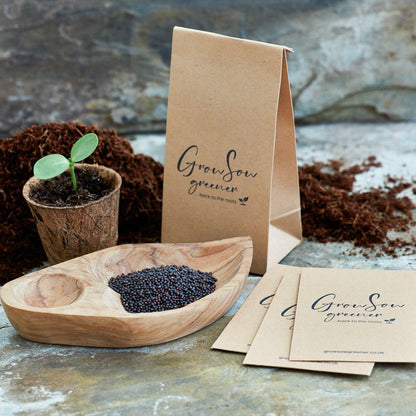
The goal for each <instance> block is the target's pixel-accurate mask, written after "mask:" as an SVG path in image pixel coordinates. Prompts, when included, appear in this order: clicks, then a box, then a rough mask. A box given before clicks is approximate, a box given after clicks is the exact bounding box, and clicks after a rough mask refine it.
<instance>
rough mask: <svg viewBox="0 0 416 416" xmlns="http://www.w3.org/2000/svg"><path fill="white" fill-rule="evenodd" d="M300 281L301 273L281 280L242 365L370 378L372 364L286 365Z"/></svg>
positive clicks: (311, 363) (293, 272)
mask: <svg viewBox="0 0 416 416" xmlns="http://www.w3.org/2000/svg"><path fill="white" fill-rule="evenodd" d="M299 278H300V269H299V271H290V272H287V273H285V275H284V276H283V278H282V280H281V282H280V284H279V287H278V289H277V291H276V294H275V296H274V297H273V300H272V303H271V305H270V307H269V309H268V311H267V313H266V315H265V316H264V318H263V321H262V323H261V325H260V328H259V330H258V331H257V334H256V336H255V337H254V340H253V342H252V343H251V346H250V349H249V351H248V353H247V355H246V357H245V359H244V362H243V363H244V364H249V365H259V366H267V367H282V368H294V369H301V370H311V371H325V372H330V373H345V374H357V375H366V376H369V375H370V374H371V371H372V369H373V367H374V364H373V363H347V362H335V361H332V362H318V361H312V362H310V361H289V351H290V342H291V339H292V332H293V324H294V321H295V314H296V299H297V294H298V286H299Z"/></svg>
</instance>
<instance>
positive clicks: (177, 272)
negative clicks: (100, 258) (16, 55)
mask: <svg viewBox="0 0 416 416" xmlns="http://www.w3.org/2000/svg"><path fill="white" fill-rule="evenodd" d="M216 281H217V279H216V278H215V277H214V276H213V275H212V273H207V272H202V271H200V270H194V269H191V268H190V267H188V266H175V265H169V266H161V267H152V268H148V269H143V270H139V271H136V272H131V273H128V274H121V275H119V276H116V277H112V278H111V279H110V280H109V282H108V286H109V287H110V288H111V289H113V290H114V291H116V292H117V293H119V294H120V296H121V303H122V304H123V306H124V309H125V310H126V311H127V312H131V313H138V312H160V311H167V310H170V309H177V308H181V307H183V306H185V305H188V304H189V303H192V302H195V301H196V300H198V299H201V298H203V297H204V296H207V295H209V294H210V293H212V292H213V291H214V290H215V282H216Z"/></svg>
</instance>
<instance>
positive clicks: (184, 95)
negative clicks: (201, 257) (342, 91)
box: [162, 27, 302, 274]
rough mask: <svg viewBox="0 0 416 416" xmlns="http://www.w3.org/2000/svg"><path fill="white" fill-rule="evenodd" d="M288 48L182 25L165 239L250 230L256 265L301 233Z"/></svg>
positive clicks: (282, 251)
mask: <svg viewBox="0 0 416 416" xmlns="http://www.w3.org/2000/svg"><path fill="white" fill-rule="evenodd" d="M288 51H289V49H288V48H286V47H284V46H278V45H272V44H267V43H261V42H255V41H249V40H242V39H236V38H231V37H227V36H221V35H217V34H213V33H207V32H202V31H196V30H191V29H184V28H180V27H175V29H174V31H173V40H172V59H171V71H170V85H169V101H168V114H167V126H166V152H165V173H164V189H163V210H162V242H176V243H182V242H197V241H210V240H217V239H223V238H229V237H235V236H241V235H250V236H251V237H252V239H253V244H254V257H253V263H252V269H251V272H252V273H257V274H264V273H265V271H266V269H267V264H268V263H271V262H277V261H280V260H281V259H282V258H283V257H284V256H286V255H287V254H288V253H289V252H290V251H291V250H292V249H293V248H294V247H295V246H297V245H298V244H299V243H300V242H301V238H302V232H301V220H300V197H299V181H298V171H297V161H296V146H295V133H294V121H293V109H292V101H291V94H290V87H289V79H288V73H287V65H286V52H288Z"/></svg>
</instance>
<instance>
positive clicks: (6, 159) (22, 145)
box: [0, 122, 163, 285]
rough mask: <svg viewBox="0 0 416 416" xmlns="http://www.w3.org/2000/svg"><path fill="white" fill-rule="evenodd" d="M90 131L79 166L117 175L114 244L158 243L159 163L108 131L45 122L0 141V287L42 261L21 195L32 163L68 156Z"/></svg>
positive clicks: (159, 205)
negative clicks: (92, 140)
mask: <svg viewBox="0 0 416 416" xmlns="http://www.w3.org/2000/svg"><path fill="white" fill-rule="evenodd" d="M87 133H95V134H97V135H98V137H99V143H98V147H97V149H96V150H95V151H94V153H93V154H92V155H91V156H90V157H89V158H87V159H86V160H85V163H97V164H99V165H103V166H107V167H109V168H112V169H114V170H115V171H117V172H118V173H119V174H120V175H121V177H122V180H123V184H122V186H121V191H120V223H119V243H128V242H130V243H147V242H155V241H159V240H160V229H161V216H162V186H163V165H162V164H160V163H159V162H156V161H155V160H153V159H152V158H151V157H149V156H146V155H143V154H138V155H134V153H133V149H132V147H131V145H130V143H129V142H128V140H126V139H122V138H120V137H118V136H117V134H116V132H115V131H112V130H99V129H98V128H97V127H96V126H87V125H84V124H81V123H77V122H71V123H63V124H57V123H47V124H44V125H42V126H33V127H30V128H28V129H26V130H24V131H22V132H19V133H16V134H15V135H14V136H13V137H11V138H9V139H4V140H0V285H2V284H4V283H6V282H7V281H9V280H12V279H13V278H16V277H19V276H21V275H22V274H23V273H24V272H26V271H28V270H31V269H33V268H34V267H39V266H41V265H42V264H43V262H44V261H46V255H45V253H44V251H43V248H42V245H41V242H40V239H39V236H38V234H37V230H36V226H35V224H34V221H33V219H32V215H31V213H30V210H29V208H28V206H27V204H26V201H25V200H24V198H23V195H22V189H23V185H24V184H25V182H26V181H27V180H28V179H29V178H30V177H31V176H33V165H34V163H35V162H36V161H37V160H38V159H40V158H41V157H43V156H46V155H47V154H50V153H60V154H63V155H66V156H69V154H70V150H71V147H72V145H73V144H74V143H75V142H76V141H77V140H78V139H79V138H80V137H81V136H83V135H84V134H87Z"/></svg>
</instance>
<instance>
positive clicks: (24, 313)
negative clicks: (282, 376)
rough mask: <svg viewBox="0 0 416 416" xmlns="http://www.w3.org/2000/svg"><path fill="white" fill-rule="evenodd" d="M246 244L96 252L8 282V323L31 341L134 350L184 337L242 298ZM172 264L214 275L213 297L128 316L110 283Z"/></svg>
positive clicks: (249, 251) (248, 254)
mask: <svg viewBox="0 0 416 416" xmlns="http://www.w3.org/2000/svg"><path fill="white" fill-rule="evenodd" d="M252 255H253V246H252V241H251V239H250V237H236V238H230V239H226V240H219V241H212V242H207V243H194V244H126V245H121V246H115V247H111V248H107V249H104V250H100V251H96V252H94V253H91V254H87V255H85V256H82V257H78V258H75V259H72V260H69V261H66V262H64V263H60V264H57V265H55V266H51V267H48V268H46V269H43V270H39V271H37V272H34V273H31V274H28V275H25V276H22V277H20V278H18V279H15V280H12V281H11V282H8V283H7V284H6V285H5V286H3V288H2V289H1V292H0V297H1V300H2V303H3V306H4V309H5V311H6V314H7V317H8V318H9V320H10V322H11V323H12V325H13V326H14V328H15V329H16V331H17V332H18V333H19V334H20V335H21V336H23V337H24V338H27V339H29V340H31V341H37V342H45V343H52V344H67V345H82V346H93V347H118V348H124V347H137V346H143V345H152V344H159V343H162V342H166V341H171V340H173V339H176V338H180V337H183V336H185V335H188V334H190V333H192V332H195V331H197V330H199V329H201V328H204V327H205V326H207V325H209V324H210V323H212V322H214V321H215V320H217V319H218V318H220V317H221V316H223V315H224V314H225V312H227V310H228V309H229V308H230V307H231V306H232V305H233V304H234V302H235V301H236V300H237V298H238V296H239V295H240V293H241V291H242V289H243V286H244V283H245V281H246V279H247V275H248V273H249V270H250V266H251V260H252ZM168 264H176V265H187V266H189V267H191V268H193V269H199V270H202V271H206V272H212V273H213V275H214V276H215V277H216V278H217V279H218V280H217V287H216V290H215V291H214V292H213V293H211V294H210V295H208V296H205V297H204V298H201V299H199V300H197V301H196V302H193V303H190V304H189V305H187V306H184V307H182V308H178V309H173V310H169V311H164V312H148V313H129V312H127V311H125V309H124V307H123V306H122V304H121V301H120V295H119V294H118V293H116V292H115V291H113V290H112V289H110V288H109V287H108V285H107V283H108V280H109V279H110V277H113V276H116V275H118V274H121V273H129V272H132V271H135V270H140V269H144V268H146V267H158V266H162V265H168Z"/></svg>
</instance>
